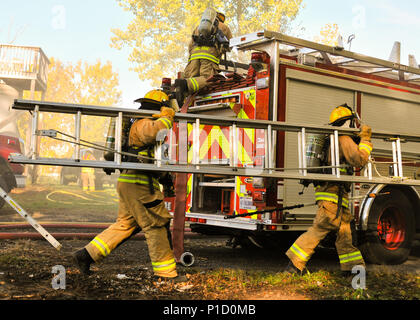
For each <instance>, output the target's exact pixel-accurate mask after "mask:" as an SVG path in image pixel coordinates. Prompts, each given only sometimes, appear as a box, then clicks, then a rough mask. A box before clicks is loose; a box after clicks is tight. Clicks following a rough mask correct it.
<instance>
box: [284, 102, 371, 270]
mask: <svg viewBox="0 0 420 320" xmlns="http://www.w3.org/2000/svg"><path fill="white" fill-rule="evenodd" d="M355 116H356V115H355V113H354V112H353V110H352V109H351V108H350V107H348V106H347V104H344V105H341V106H338V107H336V108H335V109H334V110H333V111H332V113H331V115H330V123H329V124H331V125H333V126H350V127H351V126H353V127H354V119H355ZM371 135H372V131H371V128H370V127H369V126H367V125H362V126H361V128H360V132H359V134H358V136H359V137H358V138H357V140H360V141H357V140H356V141H357V142H358V143H356V142H354V140H353V139H352V138H351V137H350V136H346V135H340V136H339V138H338V140H339V150H340V155H339V156H340V163H346V164H348V165H349V167H346V168H340V171H341V173H342V174H350V175H351V174H353V172H352V167H363V166H364V165H366V163H367V162H368V160H369V156H370V153H371V152H372V143H371ZM326 152H328V155H329V151H328V148H327V151H326ZM326 158H327V159H328V157H326ZM328 161H329V159H328ZM350 166H351V167H350ZM314 187H315V200H316V203H317V205H318V211H317V213H316V217H315V220H314V222H313V225H312V226H311V227H310V228H309V229H308V230H307V231H306V232H305V233H303V234H302V235H301V236H300V237H299V238H298V239H297V240H296V241H295V242H294V243H293V245H292V246H291V247H290V248H289V249H288V250H287V252H286V255H287V256H288V257H289V259H290V262H289V265H288V266H287V267H286V270H285V271H286V272H291V273H298V274H302V272H303V271H304V269H305V267H306V264H307V262H308V260H309V259H310V258H311V256H312V254H313V253H314V250H315V248H316V247H317V246H318V244H319V242H320V241H321V240H323V239H324V238H325V237H326V236H327V234H328V233H329V232H337V239H336V242H335V246H336V249H337V253H338V257H339V260H340V266H341V270H342V272H343V274H346V275H348V274H350V272H351V270H352V268H353V267H354V266H355V265H362V266H364V265H365V263H364V260H363V257H362V254H361V253H360V251H359V250H358V249H357V248H356V247H354V246H353V244H352V234H351V229H350V222H351V221H352V220H353V216H352V214H351V212H350V210H349V200H348V199H349V196H348V194H349V191H350V184H349V183H337V182H319V181H318V182H314Z"/></svg>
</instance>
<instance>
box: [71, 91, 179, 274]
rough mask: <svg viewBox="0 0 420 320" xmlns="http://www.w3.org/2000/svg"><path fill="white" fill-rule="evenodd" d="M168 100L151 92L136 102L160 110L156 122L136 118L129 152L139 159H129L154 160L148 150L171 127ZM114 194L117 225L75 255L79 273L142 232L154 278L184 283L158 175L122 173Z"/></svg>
mask: <svg viewBox="0 0 420 320" xmlns="http://www.w3.org/2000/svg"><path fill="white" fill-rule="evenodd" d="M168 100H169V98H168V96H167V95H166V94H165V93H164V92H163V91H161V90H152V91H151V92H149V93H147V94H146V96H145V97H144V98H142V99H138V100H136V101H137V102H140V103H141V107H140V108H142V109H149V110H160V113H159V114H155V115H153V117H154V118H157V119H156V120H151V119H146V118H145V119H138V120H136V121H134V123H133V124H132V125H131V128H130V131H129V136H128V145H129V147H131V149H130V151H131V152H130V153H133V151H134V150H136V151H137V152H136V154H138V155H139V158H136V157H132V158H133V159H134V161H140V162H147V159H146V160H145V161H143V160H141V159H142V156H146V157H147V158H153V157H154V154H153V153H151V152H150V148H149V147H150V146H154V145H155V144H156V136H157V135H158V133H159V132H161V130H167V129H171V128H172V123H173V119H174V115H175V111H174V109H172V108H169V107H167V103H168ZM128 161H131V160H128ZM149 161H150V159H149ZM117 192H118V196H119V209H118V217H117V220H116V222H115V223H114V224H112V225H111V226H109V227H108V228H107V229H106V230H104V231H103V232H102V233H100V234H98V235H97V236H96V237H95V238H94V239H93V240H92V241H91V242H90V243H89V244H87V245H86V246H85V247H84V248H83V249H80V250H78V251H76V252H75V253H74V259H75V262H76V264H77V266H78V268H79V269H80V271H82V272H83V273H85V274H89V273H90V270H89V268H90V264H91V263H93V262H98V261H100V260H101V259H103V258H105V257H106V256H108V255H109V254H110V253H111V252H112V250H114V249H115V248H117V247H118V246H119V245H120V244H121V243H122V242H123V241H125V240H127V239H129V238H130V237H131V236H132V235H134V234H135V233H137V232H139V231H140V230H142V231H143V232H144V234H145V238H146V242H147V246H148V249H149V256H150V260H151V262H152V267H153V273H154V276H155V277H159V278H161V279H165V280H168V279H169V280H171V281H174V282H179V281H186V278H185V276H178V274H177V271H176V262H175V257H174V254H173V250H172V243H171V235H170V231H169V224H170V220H171V218H172V217H171V215H170V214H169V212H168V210H167V209H166V207H165V204H164V201H163V194H162V192H161V191H160V185H159V182H158V178H157V176H155V175H152V174H150V173H147V172H142V171H140V170H122V172H121V174H120V177H119V178H118V185H117Z"/></svg>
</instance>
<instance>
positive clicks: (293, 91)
mask: <svg viewBox="0 0 420 320" xmlns="http://www.w3.org/2000/svg"><path fill="white" fill-rule="evenodd" d="M230 46H231V47H232V48H236V49H237V50H238V51H239V52H248V53H250V55H251V58H250V61H248V62H247V63H244V62H241V63H238V62H233V61H223V62H222V63H221V68H222V72H221V74H219V75H216V76H213V77H212V78H211V79H209V86H208V87H207V88H206V89H205V91H200V92H198V94H196V95H195V96H190V97H188V98H187V102H186V103H185V104H184V106H183V108H182V109H181V112H180V113H177V114H176V116H175V121H176V123H175V124H174V127H173V128H172V130H171V131H170V132H169V133H168V134H167V135H166V136H165V138H164V140H163V143H162V144H161V145H160V146H159V148H158V149H157V150H156V152H155V157H156V159H155V161H154V163H153V164H148V163H132V162H131V163H128V162H123V161H122V160H121V159H122V157H121V154H122V150H121V147H122V146H121V138H122V136H121V135H122V129H123V123H124V119H126V118H133V117H134V118H138V117H150V116H151V115H152V112H148V111H147V110H128V109H123V108H113V107H95V106H80V105H71V104H57V103H48V102H37V101H24V100H17V101H15V104H14V108H16V109H20V110H29V111H31V112H32V116H33V123H34V124H35V125H34V127H33V128H32V132H33V136H36V135H42V136H48V137H51V138H55V137H56V136H57V134H58V132H57V131H56V130H38V129H37V127H36V123H37V117H38V114H39V112H62V113H73V114H74V115H75V119H76V126H75V127H76V132H75V135H74V137H73V142H74V143H76V144H77V143H80V142H81V139H80V125H79V126H78V125H77V123H79V124H80V118H81V116H82V115H83V116H98V115H101V116H109V117H111V118H113V119H114V121H115V122H114V123H115V124H116V125H115V127H116V128H115V146H114V148H113V149H112V150H113V151H114V152H115V158H114V161H83V160H81V159H80V150H79V151H77V150H76V154H75V157H74V158H72V159H45V158H39V157H37V156H36V154H35V150H37V149H36V148H35V146H31V148H32V150H33V151H34V152H33V153H32V156H31V157H30V158H26V157H22V156H19V157H17V156H16V157H11V161H12V162H16V163H22V164H29V163H30V164H45V165H62V166H84V167H95V168H109V169H141V170H146V171H151V172H159V171H170V172H172V173H174V175H175V176H176V179H175V187H176V188H175V194H176V195H175V197H168V198H166V199H165V202H166V205H167V208H168V210H169V211H170V212H171V213H173V215H174V235H173V240H174V252H175V255H176V258H177V260H178V261H181V262H183V263H186V260H185V259H186V257H188V255H185V253H186V252H184V248H183V242H182V241H183V239H182V235H183V229H184V225H185V222H187V223H188V224H189V226H190V227H191V230H192V231H195V232H199V233H207V234H224V235H230V236H231V237H232V241H231V242H232V244H240V245H241V246H243V247H248V246H256V247H276V248H280V247H281V245H282V244H284V243H285V241H286V242H287V241H292V242H293V241H294V240H295V238H296V235H295V234H296V233H301V232H304V231H305V230H307V229H308V228H309V227H310V226H311V225H312V222H313V219H314V217H315V212H316V206H315V203H314V191H313V188H312V187H309V188H305V189H303V187H302V184H301V182H302V181H311V180H321V181H346V182H351V183H352V192H351V198H350V199H351V202H350V208H351V211H352V213H353V214H354V218H355V219H354V235H355V239H357V242H358V243H357V245H358V246H359V247H360V249H361V250H362V252H363V255H364V257H365V258H366V259H367V260H368V261H370V262H372V263H378V264H399V263H402V262H404V261H405V260H406V259H407V258H408V255H409V252H410V248H411V245H412V243H413V241H414V238H415V236H416V233H418V232H419V231H420V196H419V192H420V180H418V179H417V176H416V172H417V171H418V168H419V167H420V152H419V151H420V147H419V146H420V145H419V142H420V129H419V128H420V127H419V125H418V123H419V121H420V68H419V66H418V65H417V63H415V59H414V57H410V63H409V65H403V64H401V63H400V61H399V56H398V54H394V53H396V52H398V45H397V46H395V47H394V50H393V54H392V55H391V59H390V60H383V59H378V58H373V57H369V56H365V55H362V54H357V53H354V52H351V51H347V50H345V49H344V48H343V47H340V46H337V47H331V46H326V45H322V44H318V43H315V42H311V41H307V40H303V39H299V38H295V37H291V36H287V35H284V34H281V33H277V32H271V31H267V30H265V31H260V32H256V33H252V34H247V35H244V36H241V37H237V38H233V39H231V40H230ZM223 66H224V68H223ZM343 103H346V104H347V105H349V106H350V107H352V108H353V109H354V110H355V111H356V112H357V114H358V115H359V117H360V119H361V121H362V122H364V123H366V124H368V125H369V126H371V127H372V130H373V134H372V142H373V146H374V151H373V153H372V155H371V159H370V162H369V163H368V165H367V166H366V167H365V168H356V169H357V170H355V174H354V175H353V176H344V175H341V174H340V170H339V168H340V165H341V164H340V163H339V157H338V151H339V150H338V147H339V146H338V136H339V135H340V134H349V135H355V134H357V132H358V129H357V128H339V127H331V126H328V125H327V122H328V118H329V114H330V112H331V110H332V109H333V108H334V107H335V106H338V105H341V104H343ZM316 133H323V134H328V135H329V138H330V145H331V159H332V164H331V167H330V168H331V173H328V174H324V173H312V172H311V170H310V169H311V168H310V167H308V166H307V163H306V152H307V146H308V139H309V138H310V136H311V134H316ZM33 142H34V143H36V142H37V140H36V139H34V140H33ZM299 204H301V205H299ZM267 208H274V209H273V210H267ZM284 208H286V209H284ZM287 208H290V209H287ZM292 208H293V209H292ZM287 239H289V240H287ZM191 257H193V255H192V254H189V259H190V260H191Z"/></svg>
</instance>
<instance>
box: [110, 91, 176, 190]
mask: <svg viewBox="0 0 420 320" xmlns="http://www.w3.org/2000/svg"><path fill="white" fill-rule="evenodd" d="M146 96H147V95H146ZM135 102H140V103H141V104H142V105H141V106H140V108H139V109H141V108H143V109H148V110H155V111H156V110H160V107H161V104H160V103H159V104H158V103H156V101H152V99H149V98H140V99H137V100H135ZM166 103H169V102H164V103H163V105H166ZM168 105H169V104H168ZM136 120H137V119H136V118H124V119H123V122H122V134H121V150H122V151H123V152H124V153H123V154H122V157H121V160H122V161H123V162H140V163H153V162H154V157H155V148H162V149H163V150H162V151H163V152H162V154H163V155H164V156H165V154H167V149H168V148H167V145H165V144H164V143H163V141H164V139H165V137H166V136H165V137H162V136H161V137H159V141H156V143H153V144H147V145H144V146H141V147H136V146H130V145H129V134H130V129H131V126H132V125H133V123H134V122H135V121H136ZM115 126H116V119H115V118H111V122H110V125H109V128H108V135H107V139H106V144H105V147H106V148H108V149H114V147H115ZM165 150H166V152H165ZM136 155H137V156H136ZM104 158H105V160H107V161H113V160H114V153H113V152H112V151H105V152H104ZM167 158H169V157H167ZM104 171H105V173H106V174H108V175H109V174H111V173H112V172H115V170H114V169H107V168H104ZM145 174H146V175H147V177H148V180H149V189H150V193H151V194H154V192H155V191H154V186H153V178H155V179H157V180H158V181H159V183H160V184H162V185H163V193H164V195H165V197H173V196H175V192H174V189H175V188H174V183H173V178H172V175H171V173H170V172H147V173H145Z"/></svg>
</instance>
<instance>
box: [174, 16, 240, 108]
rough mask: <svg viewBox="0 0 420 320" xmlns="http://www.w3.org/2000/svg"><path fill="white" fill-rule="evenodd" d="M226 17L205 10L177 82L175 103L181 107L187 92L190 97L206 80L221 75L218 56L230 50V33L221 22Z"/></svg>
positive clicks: (194, 32) (193, 35)
mask: <svg viewBox="0 0 420 320" xmlns="http://www.w3.org/2000/svg"><path fill="white" fill-rule="evenodd" d="M224 22H225V15H224V14H223V13H221V12H217V11H216V10H215V9H213V8H207V9H206V10H205V11H204V13H203V15H202V18H201V20H200V23H199V25H198V26H197V27H196V28H195V29H194V31H193V34H192V37H191V40H190V42H189V45H188V51H189V58H188V64H187V66H186V67H185V70H184V79H176V80H175V86H176V90H177V100H178V103H179V104H180V105H182V101H183V98H184V95H185V94H186V93H188V94H192V93H194V92H197V91H198V90H200V89H202V88H203V87H205V86H206V84H207V79H208V78H210V77H211V76H212V75H214V74H217V73H219V72H220V69H219V62H220V58H221V56H222V55H223V54H224V53H226V52H227V51H229V50H230V48H229V40H230V39H231V38H232V32H231V31H230V29H229V27H228V26H227V25H226V24H225V23H224Z"/></svg>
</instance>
